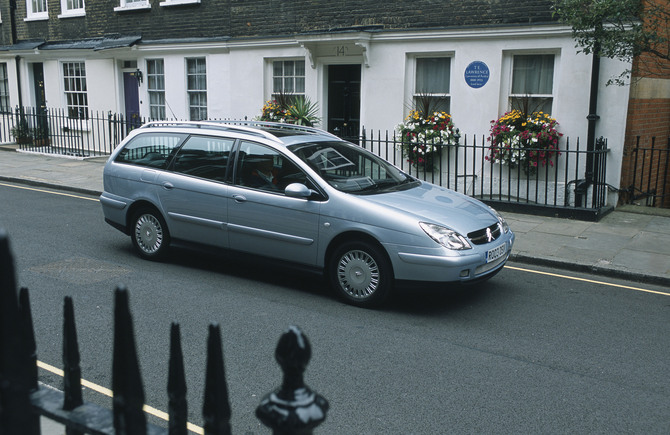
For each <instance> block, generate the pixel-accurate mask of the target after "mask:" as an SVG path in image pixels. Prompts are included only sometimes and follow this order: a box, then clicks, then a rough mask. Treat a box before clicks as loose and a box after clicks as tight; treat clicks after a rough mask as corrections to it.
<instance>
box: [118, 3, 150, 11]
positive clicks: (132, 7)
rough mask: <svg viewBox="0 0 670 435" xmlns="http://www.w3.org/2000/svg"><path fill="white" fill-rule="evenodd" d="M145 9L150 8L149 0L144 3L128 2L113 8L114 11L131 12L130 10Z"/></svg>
mask: <svg viewBox="0 0 670 435" xmlns="http://www.w3.org/2000/svg"><path fill="white" fill-rule="evenodd" d="M147 9H151V4H149V2H146V3H139V4H136V3H130V4H128V5H126V6H119V7H116V8H114V12H132V11H144V10H147Z"/></svg>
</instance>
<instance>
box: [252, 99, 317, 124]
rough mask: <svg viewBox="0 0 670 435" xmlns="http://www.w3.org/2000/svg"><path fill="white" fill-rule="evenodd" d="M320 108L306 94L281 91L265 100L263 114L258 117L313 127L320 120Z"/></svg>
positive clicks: (261, 119) (259, 118) (264, 119)
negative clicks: (272, 97) (270, 98)
mask: <svg viewBox="0 0 670 435" xmlns="http://www.w3.org/2000/svg"><path fill="white" fill-rule="evenodd" d="M318 110H319V107H318V105H317V104H316V103H313V102H311V101H310V100H309V98H307V97H305V96H304V95H292V94H286V93H283V92H280V93H279V94H277V95H276V96H275V98H274V99H272V100H268V101H266V102H265V104H264V105H263V108H262V109H261V115H260V116H259V117H257V118H256V119H257V120H259V121H271V122H285V123H287V124H297V125H306V126H308V127H312V126H313V125H314V124H316V123H318V122H319V120H320V119H319V117H318V116H317V113H318Z"/></svg>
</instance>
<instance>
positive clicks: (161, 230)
mask: <svg viewBox="0 0 670 435" xmlns="http://www.w3.org/2000/svg"><path fill="white" fill-rule="evenodd" d="M131 238H132V240H133V245H134V246H135V249H137V253H138V254H139V255H140V257H142V258H146V259H148V260H158V259H161V258H162V257H164V256H165V253H166V251H167V249H168V245H169V244H170V235H169V234H168V230H167V225H166V224H165V221H164V220H163V217H162V216H161V215H160V213H158V212H156V211H155V210H153V209H151V208H143V209H141V210H139V211H138V212H137V213H135V215H134V217H133V222H132V231H131Z"/></svg>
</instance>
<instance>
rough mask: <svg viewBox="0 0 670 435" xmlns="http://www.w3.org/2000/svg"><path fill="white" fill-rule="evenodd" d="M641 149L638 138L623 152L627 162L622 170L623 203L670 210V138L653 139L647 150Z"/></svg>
mask: <svg viewBox="0 0 670 435" xmlns="http://www.w3.org/2000/svg"><path fill="white" fill-rule="evenodd" d="M657 139H658V140H657ZM664 142H665V143H664ZM641 145H642V138H641V137H640V136H637V137H636V138H635V145H634V146H633V147H631V148H626V149H625V151H624V156H629V158H628V160H627V163H624V166H623V168H622V183H621V184H622V187H623V190H622V191H623V192H624V193H623V194H622V202H624V203H626V204H634V203H643V202H644V204H643V205H646V206H650V207H665V208H670V175H669V174H670V137H669V138H667V140H664V139H661V138H656V137H652V138H651V140H650V141H649V144H648V146H646V147H644V146H641Z"/></svg>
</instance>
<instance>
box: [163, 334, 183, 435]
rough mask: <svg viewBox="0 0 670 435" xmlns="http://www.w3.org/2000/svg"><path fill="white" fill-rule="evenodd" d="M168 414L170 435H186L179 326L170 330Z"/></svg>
mask: <svg viewBox="0 0 670 435" xmlns="http://www.w3.org/2000/svg"><path fill="white" fill-rule="evenodd" d="M167 389H168V398H169V399H168V400H169V401H168V414H169V416H170V420H169V433H170V435H186V434H187V429H186V422H187V410H188V408H187V403H186V375H185V373H184V356H183V353H182V349H181V333H180V330H179V324H177V323H172V327H171V329H170V362H169V367H168V387H167Z"/></svg>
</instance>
